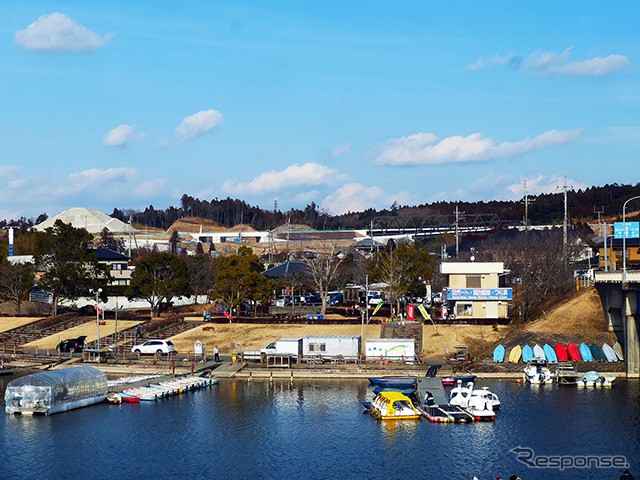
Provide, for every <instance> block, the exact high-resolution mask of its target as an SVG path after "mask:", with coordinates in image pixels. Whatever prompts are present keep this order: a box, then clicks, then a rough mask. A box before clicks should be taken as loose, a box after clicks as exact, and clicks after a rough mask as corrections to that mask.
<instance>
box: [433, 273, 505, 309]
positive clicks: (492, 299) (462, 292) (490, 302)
mask: <svg viewBox="0 0 640 480" xmlns="http://www.w3.org/2000/svg"><path fill="white" fill-rule="evenodd" d="M440 273H442V274H444V275H447V276H448V281H447V288H445V289H444V291H443V300H444V301H445V302H447V304H448V305H449V307H450V309H451V310H450V314H451V315H453V316H454V317H455V318H457V319H458V320H471V321H478V320H483V321H486V320H498V319H504V318H507V317H508V315H509V308H508V303H509V301H510V300H512V298H513V293H512V290H511V288H505V287H502V286H501V278H503V275H504V273H505V270H504V264H503V263H502V262H445V263H442V264H441V265H440Z"/></svg>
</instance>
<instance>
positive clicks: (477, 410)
mask: <svg viewBox="0 0 640 480" xmlns="http://www.w3.org/2000/svg"><path fill="white" fill-rule="evenodd" d="M488 394H489V395H488ZM493 397H495V399H497V398H498V396H497V395H495V394H493V393H491V392H490V391H489V389H488V388H486V387H485V388H483V389H481V390H474V389H473V382H469V383H467V386H466V387H463V386H462V382H461V381H460V380H458V385H457V386H456V387H455V388H453V389H452V390H451V395H450V397H449V404H450V405H456V406H459V407H462V408H464V409H465V410H466V411H467V412H468V413H469V414H470V415H472V416H473V417H474V419H475V420H477V421H483V420H485V421H493V420H495V418H496V414H495V412H494V411H493V409H494V407H493V403H492V398H493ZM499 404H500V401H499V400H498V405H499Z"/></svg>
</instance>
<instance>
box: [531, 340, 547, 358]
mask: <svg viewBox="0 0 640 480" xmlns="http://www.w3.org/2000/svg"><path fill="white" fill-rule="evenodd" d="M533 356H534V358H541V359H542V360H549V359H548V358H547V356H546V355H545V354H544V349H543V348H542V347H541V346H540V345H538V344H537V343H536V344H535V345H534V347H533Z"/></svg>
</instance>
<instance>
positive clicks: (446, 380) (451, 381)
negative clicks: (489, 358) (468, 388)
mask: <svg viewBox="0 0 640 480" xmlns="http://www.w3.org/2000/svg"><path fill="white" fill-rule="evenodd" d="M475 379H476V375H456V376H455V377H442V385H444V386H445V387H449V386H451V385H455V384H456V383H457V382H458V380H459V381H461V382H473V381H474V380H475Z"/></svg>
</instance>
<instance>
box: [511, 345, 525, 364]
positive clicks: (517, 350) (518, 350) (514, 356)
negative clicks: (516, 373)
mask: <svg viewBox="0 0 640 480" xmlns="http://www.w3.org/2000/svg"><path fill="white" fill-rule="evenodd" d="M520 357H522V347H521V346H520V345H516V346H515V347H513V348H512V349H511V353H509V362H510V363H518V362H519V361H520Z"/></svg>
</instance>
